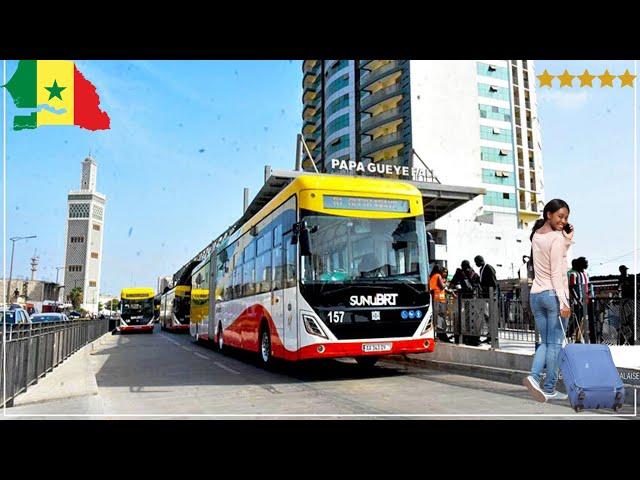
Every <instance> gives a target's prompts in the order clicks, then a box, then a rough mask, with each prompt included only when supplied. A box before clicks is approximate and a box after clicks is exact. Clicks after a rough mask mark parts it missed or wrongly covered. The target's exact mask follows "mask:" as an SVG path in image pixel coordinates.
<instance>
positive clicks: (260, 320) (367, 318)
mask: <svg viewBox="0 0 640 480" xmlns="http://www.w3.org/2000/svg"><path fill="white" fill-rule="evenodd" d="M210 247H211V248H210V249H209V252H210V258H209V260H210V264H211V268H210V271H211V274H210V275H211V276H210V285H211V290H210V291H211V292H214V294H213V295H211V297H210V308H209V312H208V315H207V317H206V318H205V319H200V320H199V321H198V325H192V328H191V334H192V335H194V336H195V337H196V338H197V339H198V340H209V341H213V342H215V345H216V346H217V348H219V349H221V350H224V349H225V348H226V347H228V346H231V347H236V348H241V349H246V350H250V351H253V352H256V353H258V357H259V359H260V361H261V362H262V363H263V364H269V363H271V362H272V360H273V358H281V359H285V360H291V361H297V360H305V359H316V358H331V357H333V358H337V357H355V358H356V360H357V361H358V363H360V364H362V365H367V366H370V365H373V364H374V363H375V362H376V360H377V359H378V358H379V357H380V356H382V355H391V354H402V353H421V352H429V351H433V348H434V330H433V325H432V321H431V316H432V315H431V313H432V312H431V308H430V298H429V293H428V289H427V284H428V281H427V275H428V265H429V261H428V246H427V236H426V231H425V222H424V216H423V205H422V196H421V194H420V192H419V190H418V189H417V188H416V187H414V186H413V185H411V184H407V183H402V182H398V181H393V180H387V179H378V178H364V177H346V176H339V175H323V174H301V175H299V176H297V177H295V178H294V179H293V180H292V181H291V182H290V183H289V184H288V185H286V186H285V187H284V188H282V189H281V190H280V191H279V192H278V193H277V194H274V195H272V196H271V198H270V200H269V201H268V203H266V204H265V205H264V206H263V207H262V208H259V209H258V210H256V211H255V213H252V212H249V215H247V214H245V216H244V217H243V218H242V219H241V220H240V221H239V222H237V223H236V225H235V226H234V227H232V228H231V229H230V230H228V231H227V232H226V233H225V234H223V235H222V236H221V237H219V238H218V239H217V240H215V241H214V242H213V243H212V245H211V246H210Z"/></svg>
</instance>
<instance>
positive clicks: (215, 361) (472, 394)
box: [7, 328, 634, 420]
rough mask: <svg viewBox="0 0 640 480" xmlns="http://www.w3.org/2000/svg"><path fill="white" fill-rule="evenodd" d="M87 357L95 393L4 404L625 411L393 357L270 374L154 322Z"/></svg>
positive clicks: (312, 411) (309, 412)
mask: <svg viewBox="0 0 640 480" xmlns="http://www.w3.org/2000/svg"><path fill="white" fill-rule="evenodd" d="M87 358H89V359H90V360H89V361H90V364H91V370H92V371H93V374H94V375H95V382H96V384H97V395H95V394H94V395H90V396H85V397H75V398H68V399H59V400H55V401H51V402H39V403H34V404H32V405H24V406H17V407H15V408H13V409H8V410H7V411H8V412H9V411H11V413H12V415H19V414H20V415H21V414H30V415H37V414H40V415H42V414H45V415H51V414H58V415H65V414H66V415H73V414H79V413H80V414H85V415H90V416H92V418H93V417H94V416H95V418H105V417H106V418H142V417H143V416H144V417H154V416H168V417H171V418H291V417H293V418H350V417H353V418H359V419H361V418H367V416H368V417H369V418H433V417H438V418H485V419H486V418H524V419H527V418H528V419H533V420H535V419H539V418H546V417H542V416H541V415H555V416H558V417H557V418H560V416H566V417H565V418H567V417H568V418H575V419H587V418H590V419H593V418H598V419H613V418H622V417H617V416H614V415H613V414H612V413H611V412H610V411H590V412H583V413H580V414H576V413H574V411H573V410H572V409H571V408H570V407H569V404H568V401H560V402H553V403H549V404H540V403H538V402H535V401H534V400H533V399H532V398H531V397H530V395H529V393H528V392H527V391H526V389H525V388H524V387H522V386H519V385H511V384H507V383H500V382H494V381H489V380H484V379H479V378H474V377H467V376H462V375H457V374H449V373H446V372H443V371H436V370H429V369H425V368H420V367H415V366H409V365H404V364H399V363H395V362H391V361H381V362H379V363H378V364H377V365H376V367H374V368H372V369H368V370H365V369H363V368H361V367H360V366H359V365H358V364H356V363H355V361H353V360H351V359H346V360H324V361H314V362H308V363H299V364H283V365H278V366H277V367H276V368H275V369H274V370H270V371H267V370H264V369H262V368H261V367H260V366H259V365H258V364H257V360H256V359H255V358H254V356H253V355H251V354H247V353H246V352H241V351H232V352H230V353H227V354H221V353H218V352H216V351H214V350H213V349H211V348H209V347H207V346H203V345H199V344H195V343H193V342H192V341H191V338H190V337H189V336H188V335H180V334H172V333H167V332H160V330H159V329H158V328H156V332H155V333H154V334H153V335H149V334H123V335H120V334H119V335H109V336H107V337H105V338H104V339H103V340H102V341H101V342H100V345H99V346H98V347H97V348H95V349H94V350H93V351H92V352H91V354H88V355H87ZM58 368H59V369H61V371H62V369H63V368H64V365H62V366H61V367H58ZM51 375H56V371H54V372H53V373H51ZM60 375H62V374H60ZM38 387H39V386H36V387H35V388H38ZM630 393H631V394H633V392H630ZM620 413H621V414H633V413H634V409H633V407H630V406H625V407H624V408H623V410H622V411H621V412H620ZM548 418H554V417H548Z"/></svg>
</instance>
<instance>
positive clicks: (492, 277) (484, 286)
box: [473, 255, 498, 343]
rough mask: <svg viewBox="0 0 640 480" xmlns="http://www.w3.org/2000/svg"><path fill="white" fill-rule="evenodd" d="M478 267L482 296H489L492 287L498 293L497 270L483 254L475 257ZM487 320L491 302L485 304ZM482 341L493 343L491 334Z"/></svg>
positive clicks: (486, 319) (487, 320) (495, 293)
mask: <svg viewBox="0 0 640 480" xmlns="http://www.w3.org/2000/svg"><path fill="white" fill-rule="evenodd" d="M473 261H474V262H475V264H476V267H478V268H479V269H480V273H479V274H478V279H479V283H480V297H481V298H489V297H490V295H489V293H490V289H491V288H493V292H494V295H498V279H497V278H496V270H495V268H493V267H492V266H491V265H489V264H488V263H485V261H484V258H483V257H482V256H481V255H476V257H475V258H474V259H473ZM484 317H485V322H487V323H489V304H488V303H487V304H486V305H485V311H484ZM482 343H491V335H490V334H489V335H487V338H485V339H484V340H483V341H482Z"/></svg>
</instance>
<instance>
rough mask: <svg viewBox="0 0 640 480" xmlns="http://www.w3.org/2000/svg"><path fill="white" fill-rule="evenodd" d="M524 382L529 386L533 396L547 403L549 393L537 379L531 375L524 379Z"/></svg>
mask: <svg viewBox="0 0 640 480" xmlns="http://www.w3.org/2000/svg"><path fill="white" fill-rule="evenodd" d="M522 384H523V385H524V386H525V387H527V389H528V390H529V392H531V395H533V398H535V399H536V400H537V401H538V402H540V403H545V402H546V401H547V395H546V394H545V393H544V392H543V391H542V388H540V384H538V382H537V380H536V379H535V378H533V377H532V376H531V375H528V376H527V377H525V379H524V380H523V381H522Z"/></svg>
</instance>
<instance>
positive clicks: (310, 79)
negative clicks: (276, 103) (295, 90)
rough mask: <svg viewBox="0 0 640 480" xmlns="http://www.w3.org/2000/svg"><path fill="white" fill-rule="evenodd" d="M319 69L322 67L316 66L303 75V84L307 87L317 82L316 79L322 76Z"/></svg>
mask: <svg viewBox="0 0 640 480" xmlns="http://www.w3.org/2000/svg"><path fill="white" fill-rule="evenodd" d="M319 70H320V69H318V68H314V69H313V70H311V71H309V72H305V74H304V75H303V76H302V85H304V86H305V87H307V86H309V85H312V84H314V83H316V81H317V80H318V79H319V78H320V75H319V73H318V72H319Z"/></svg>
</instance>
